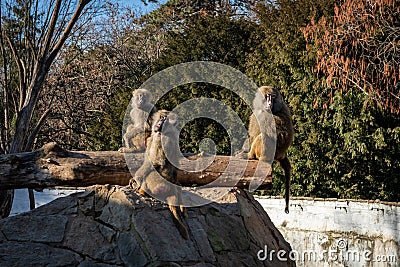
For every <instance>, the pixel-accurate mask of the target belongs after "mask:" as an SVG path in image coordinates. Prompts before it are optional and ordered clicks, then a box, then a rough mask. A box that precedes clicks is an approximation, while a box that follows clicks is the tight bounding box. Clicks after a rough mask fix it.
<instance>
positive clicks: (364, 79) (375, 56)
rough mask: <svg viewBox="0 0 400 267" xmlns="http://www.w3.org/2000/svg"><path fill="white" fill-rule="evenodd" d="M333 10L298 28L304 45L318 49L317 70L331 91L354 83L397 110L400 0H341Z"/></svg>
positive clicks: (399, 107) (399, 102)
mask: <svg viewBox="0 0 400 267" xmlns="http://www.w3.org/2000/svg"><path fill="white" fill-rule="evenodd" d="M334 14H335V15H334V17H333V19H332V20H328V19H327V18H324V17H323V18H321V19H320V20H319V21H318V22H315V21H314V20H312V21H311V23H310V24H309V25H308V26H307V27H305V28H303V29H302V32H303V35H304V37H305V38H306V40H307V43H308V45H307V48H308V49H311V47H314V49H315V47H316V48H317V50H318V51H317V62H316V66H315V72H316V73H317V74H319V75H325V77H326V83H327V84H328V85H329V86H332V87H333V89H334V90H344V91H346V90H347V89H348V88H349V87H356V88H358V89H359V90H362V91H364V92H365V93H367V94H368V95H369V96H370V99H371V100H373V101H375V103H377V104H378V106H380V107H382V108H385V109H388V110H390V111H391V112H393V113H396V114H399V113H400V71H399V65H400V54H399V51H400V20H399V18H400V7H399V1H397V0H378V1H377V0H345V1H344V2H343V4H342V5H340V6H335V9H334Z"/></svg>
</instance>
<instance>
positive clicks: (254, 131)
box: [248, 86, 294, 213]
mask: <svg viewBox="0 0 400 267" xmlns="http://www.w3.org/2000/svg"><path fill="white" fill-rule="evenodd" d="M259 91H260V92H261V95H257V96H256V98H255V99H254V102H253V110H254V112H255V113H257V112H258V111H262V110H264V111H267V112H272V114H273V116H274V120H275V126H276V138H277V139H276V151H275V157H274V159H275V160H277V161H278V162H279V164H280V165H281V167H282V168H283V170H284V172H285V201H286V206H285V212H286V213H289V195H290V172H291V165H290V161H289V159H288V157H287V154H286V151H287V149H288V148H289V146H290V145H291V144H292V142H293V137H294V131H293V123H292V118H291V115H290V111H289V108H288V107H287V106H286V104H285V102H284V101H283V99H282V96H281V94H280V93H279V91H278V89H276V88H273V87H271V86H262V87H260V88H259ZM260 97H262V98H261V99H259V98H260ZM249 135H250V138H249V145H250V152H249V153H248V159H260V160H263V156H265V155H262V154H263V151H265V150H264V149H263V143H267V142H266V140H265V139H264V138H266V137H264V136H263V135H262V134H261V131H260V126H259V124H258V122H257V119H256V116H255V115H254V114H252V115H251V116H250V124H249Z"/></svg>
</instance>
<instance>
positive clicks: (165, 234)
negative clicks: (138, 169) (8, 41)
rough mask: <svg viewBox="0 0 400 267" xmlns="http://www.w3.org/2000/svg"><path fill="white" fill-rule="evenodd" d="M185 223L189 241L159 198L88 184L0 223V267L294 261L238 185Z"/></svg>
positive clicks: (279, 263) (190, 215)
mask: <svg viewBox="0 0 400 267" xmlns="http://www.w3.org/2000/svg"><path fill="white" fill-rule="evenodd" d="M186 220H187V225H188V227H189V235H190V240H185V239H183V238H182V237H181V235H180V234H179V232H178V230H177V228H176V227H175V225H174V223H173V221H172V217H171V214H170V212H169V209H168V207H167V206H166V205H164V204H162V203H160V202H159V201H156V200H153V199H151V198H143V197H140V196H138V195H137V194H136V193H134V191H132V190H130V189H127V188H123V187H119V186H93V187H90V188H88V190H87V191H85V192H82V193H76V194H73V195H70V196H67V197H64V198H59V199H57V200H55V201H53V202H51V203H49V204H47V205H44V206H41V207H39V208H37V209H36V210H33V211H31V212H28V213H24V214H21V215H18V216H15V217H10V218H6V219H3V220H1V221H0V266H24V265H25V266H32V265H35V266H43V265H46V266H115V265H120V266H197V267H199V266H233V265H237V266H295V264H294V262H292V261H290V260H289V259H288V258H289V257H288V255H289V252H290V251H291V248H290V245H289V244H288V243H287V242H286V241H285V240H284V239H283V237H282V235H281V233H280V232H279V231H278V230H277V229H276V228H275V226H274V225H273V223H272V222H271V220H270V218H269V217H268V215H267V214H266V213H265V211H264V209H263V208H262V207H261V206H260V204H259V203H258V202H257V201H255V200H254V199H253V197H252V196H251V195H250V194H248V193H246V192H245V191H243V190H236V191H232V192H230V193H228V194H227V195H225V196H224V197H223V198H222V199H220V200H219V201H218V203H211V204H208V205H205V206H202V207H194V208H188V217H187V219H186ZM273 250H274V251H273ZM277 255H279V256H280V257H281V259H278V257H277ZM259 258H261V260H260V259H259ZM284 259H288V260H287V261H284Z"/></svg>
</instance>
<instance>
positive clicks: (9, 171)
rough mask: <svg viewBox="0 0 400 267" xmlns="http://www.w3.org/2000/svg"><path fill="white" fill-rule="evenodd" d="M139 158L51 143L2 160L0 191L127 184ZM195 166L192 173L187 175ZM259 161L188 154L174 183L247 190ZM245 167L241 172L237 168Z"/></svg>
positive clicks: (264, 180) (265, 185)
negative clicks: (212, 184)
mask: <svg viewBox="0 0 400 267" xmlns="http://www.w3.org/2000/svg"><path fill="white" fill-rule="evenodd" d="M199 158H202V160H200V161H199V160H198V159H199ZM143 159H144V153H129V154H125V155H124V154H123V153H120V152H118V151H92V152H91V151H68V150H64V149H63V148H61V147H60V146H58V145H57V144H56V143H49V144H46V145H44V146H43V147H42V148H40V149H38V150H36V151H34V152H24V153H18V154H8V155H2V156H0V189H17V188H48V187H54V186H74V187H81V186H90V185H95V184H115V185H127V184H128V182H129V180H130V179H131V178H132V175H131V172H132V173H134V171H135V170H136V169H138V168H139V167H140V166H141V164H142V162H143ZM196 160H197V161H196ZM126 162H129V164H128V165H129V168H128V166H127V163H126ZM193 162H195V164H194V165H195V170H194V171H190V170H193ZM258 163H259V162H258V161H255V160H240V159H237V158H233V157H229V156H215V157H213V156H208V155H188V156H187V157H186V158H184V159H183V160H181V162H180V164H181V167H180V170H179V171H178V180H179V182H180V183H181V184H182V185H185V186H201V185H206V184H209V183H211V182H213V181H215V180H217V179H218V178H220V179H218V184H217V186H231V185H232V184H233V183H234V184H236V182H237V185H236V186H237V187H242V188H247V187H248V185H249V184H250V182H251V181H252V180H253V179H254V176H255V171H256V169H257V165H258ZM244 164H245V165H244ZM189 165H190V166H189ZM228 165H229V168H227V167H228ZM243 166H245V169H244V170H241V169H242V167H243ZM221 175H223V178H221ZM239 178H240V180H237V179H239ZM258 179H261V180H260V181H262V183H261V185H260V187H259V189H265V188H269V187H270V186H271V182H272V178H271V173H270V172H269V173H268V175H266V177H258Z"/></svg>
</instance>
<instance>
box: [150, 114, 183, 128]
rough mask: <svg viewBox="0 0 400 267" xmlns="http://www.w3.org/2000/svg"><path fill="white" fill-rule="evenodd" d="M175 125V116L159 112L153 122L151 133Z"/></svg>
mask: <svg viewBox="0 0 400 267" xmlns="http://www.w3.org/2000/svg"><path fill="white" fill-rule="evenodd" d="M176 123H177V118H176V115H175V114H174V113H172V112H169V111H166V110H161V111H159V112H158V113H156V116H155V118H154V122H153V132H161V131H162V130H163V129H164V128H167V127H170V126H173V127H174V126H175V125H176Z"/></svg>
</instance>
